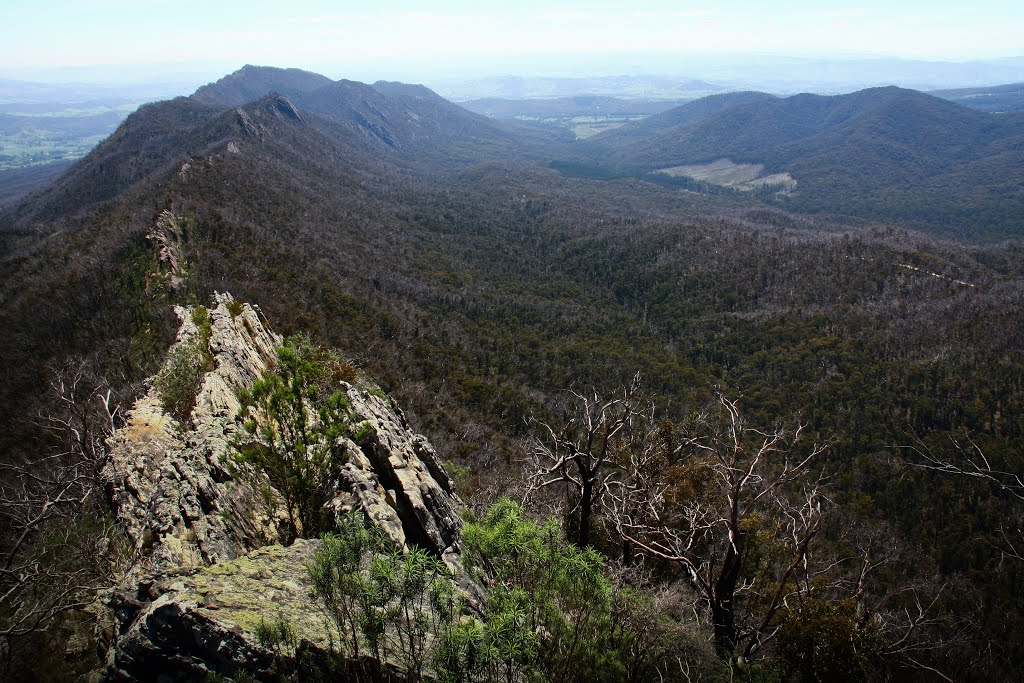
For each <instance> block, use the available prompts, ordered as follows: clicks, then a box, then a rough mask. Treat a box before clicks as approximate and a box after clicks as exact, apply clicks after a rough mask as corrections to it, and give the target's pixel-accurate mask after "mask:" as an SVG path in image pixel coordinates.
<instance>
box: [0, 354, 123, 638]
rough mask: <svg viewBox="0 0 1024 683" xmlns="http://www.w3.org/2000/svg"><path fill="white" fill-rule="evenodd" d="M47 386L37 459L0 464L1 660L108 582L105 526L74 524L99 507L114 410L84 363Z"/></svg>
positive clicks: (110, 394)
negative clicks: (48, 400)
mask: <svg viewBox="0 0 1024 683" xmlns="http://www.w3.org/2000/svg"><path fill="white" fill-rule="evenodd" d="M51 386H52V389H53V391H54V395H53V397H52V401H51V404H50V405H51V406H52V410H51V411H48V412H47V413H46V414H45V415H41V416H39V418H38V420H37V426H38V427H39V430H40V432H41V434H42V435H43V437H42V439H41V445H40V446H39V449H40V450H42V454H41V455H26V456H25V457H23V459H22V460H21V461H20V462H13V463H3V464H0V527H2V528H3V530H4V531H3V533H2V535H0V639H2V640H0V643H2V645H3V650H4V654H5V658H9V657H10V653H11V644H12V642H13V641H14V640H15V639H16V638H19V637H23V636H27V635H30V634H33V633H36V632H39V631H40V630H42V629H45V628H46V627H47V626H48V625H49V624H50V623H51V622H53V621H54V620H55V619H56V618H58V617H59V616H61V615H62V614H64V613H66V612H67V611H69V610H72V609H75V608H77V607H80V606H82V605H84V604H87V603H88V602H89V601H91V599H92V595H93V592H94V590H95V589H96V588H98V587H100V586H101V585H105V584H106V583H108V582H109V577H108V576H105V573H106V571H107V567H106V566H104V560H105V558H106V557H107V556H108V555H109V552H110V550H111V544H110V539H111V538H112V536H113V534H112V531H111V529H110V525H109V523H108V522H106V521H105V520H103V519H102V518H100V517H97V520H98V521H97V525H98V526H99V527H104V528H99V529H96V528H93V529H91V533H90V534H83V533H82V530H81V529H80V528H76V526H75V525H76V524H77V523H79V522H80V521H81V518H82V516H83V513H84V512H86V511H89V510H91V509H92V506H95V508H96V509H99V508H100V506H101V503H102V485H103V482H102V469H103V466H104V464H105V462H106V458H107V446H106V441H105V440H106V437H107V436H108V435H110V434H111V433H112V431H113V430H114V428H115V427H116V425H117V423H118V420H119V417H120V416H119V412H120V411H119V409H118V407H117V405H116V401H115V398H114V394H113V392H112V391H111V390H110V389H109V388H108V387H107V386H106V385H105V383H103V382H102V381H101V380H99V379H97V378H96V377H94V376H93V375H92V374H91V373H90V372H89V371H88V369H87V365H86V364H85V363H76V364H72V365H68V366H65V367H63V368H61V369H59V370H57V371H55V373H54V378H53V380H52V383H51ZM37 452H38V451H37ZM90 543H92V544H93V545H96V546H97V547H91V546H89V544H90Z"/></svg>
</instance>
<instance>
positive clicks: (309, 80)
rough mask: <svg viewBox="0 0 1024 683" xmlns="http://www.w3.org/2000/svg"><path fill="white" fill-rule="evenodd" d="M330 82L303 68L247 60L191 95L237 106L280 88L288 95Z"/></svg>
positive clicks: (309, 90)
mask: <svg viewBox="0 0 1024 683" xmlns="http://www.w3.org/2000/svg"><path fill="white" fill-rule="evenodd" d="M331 83H333V81H331V79H329V78H327V76H321V75H320V74H315V73H312V72H309V71H303V70H302V69H279V68H276V67H272V66H253V65H252V64H246V65H245V66H243V67H242V68H241V69H239V70H238V71H235V72H234V73H231V74H228V75H227V76H225V77H224V78H222V79H220V80H219V81H217V82H216V83H210V84H208V85H204V86H203V87H201V88H199V89H198V90H197V91H196V92H195V93H194V94H193V95H192V99H194V100H196V101H197V102H203V103H205V104H218V105H227V106H231V107H234V106H238V105H240V104H245V103H246V102H252V101H253V100H257V99H259V98H261V97H263V96H264V95H266V94H267V93H270V92H277V93H280V94H282V95H284V96H285V97H296V96H298V95H301V94H303V93H310V92H313V91H315V90H317V89H319V88H323V87H325V86H329V85H331Z"/></svg>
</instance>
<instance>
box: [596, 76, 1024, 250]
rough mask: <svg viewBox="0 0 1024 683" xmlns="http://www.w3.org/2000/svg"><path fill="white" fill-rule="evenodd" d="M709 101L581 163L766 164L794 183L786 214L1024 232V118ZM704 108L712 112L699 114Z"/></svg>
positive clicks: (876, 97)
mask: <svg viewBox="0 0 1024 683" xmlns="http://www.w3.org/2000/svg"><path fill="white" fill-rule="evenodd" d="M717 97H726V98H733V97H737V95H725V96H717ZM753 97H755V99H756V96H753ZM708 99H710V98H708ZM713 102H715V106H712V104H711V103H710V102H709V103H707V104H705V103H704V101H701V100H698V101H696V102H692V103H689V104H686V105H683V106H682V107H680V108H678V109H675V110H671V111H669V112H665V113H663V114H659V115H657V116H653V117H651V118H650V119H647V120H645V121H641V122H638V123H633V124H630V125H627V126H623V127H622V128H620V129H618V130H615V131H611V132H608V133H604V134H602V135H599V136H596V137H594V138H591V139H589V140H586V141H583V142H582V143H581V144H580V145H579V150H578V152H579V154H578V155H577V157H576V158H578V159H581V160H585V162H586V163H590V164H593V165H594V166H596V167H598V168H603V169H605V170H606V172H607V171H608V170H609V169H619V170H622V171H626V172H630V173H637V172H640V173H646V172H652V171H659V170H661V169H667V168H672V167H678V166H681V165H692V164H706V163H709V162H712V161H715V160H718V159H728V160H729V161H731V162H733V163H737V164H744V163H746V164H760V165H763V167H764V173H765V174H777V173H788V174H789V175H790V176H792V178H793V179H794V180H795V181H796V187H795V189H794V190H793V191H792V192H788V193H785V194H778V195H776V196H775V197H774V201H776V202H777V203H778V204H779V205H780V206H784V207H786V208H790V209H795V210H800V211H811V212H816V213H846V214H853V215H861V216H867V217H871V218H878V219H889V220H898V221H902V222H904V223H907V224H912V225H916V226H920V227H922V228H923V229H928V230H933V231H936V232H939V233H941V234H946V235H954V236H959V237H967V236H974V237H1005V236H1009V235H1018V234H1020V233H1021V231H1022V230H1024V223H1022V222H1021V220H1022V219H1021V216H1022V215H1024V213H1022V212H1021V206H1022V201H1024V194H1022V193H1024V190H1022V188H1024V177H1022V175H1021V174H1022V173H1024V156H1022V155H1024V152H1022V147H1021V144H1020V143H1021V140H1022V139H1024V118H1022V117H1021V116H1020V115H1011V116H995V115H992V114H987V113H984V112H978V111H974V110H970V109H967V108H965V107H961V106H959V105H956V104H953V103H950V102H946V101H944V100H941V99H939V98H936V97H931V96H928V95H924V94H922V93H919V92H916V91H911V90H903V89H900V88H893V87H890V88H875V89H869V90H862V91H859V92H856V93H852V94H849V95H838V96H834V97H824V96H818V95H795V96H793V97H788V98H768V97H762V98H760V101H754V102H750V103H739V104H737V106H721V107H720V106H717V105H721V104H726V105H727V104H729V100H717V101H713ZM708 110H711V114H713V115H705V114H697V115H696V116H694V114H695V113H697V112H701V111H704V112H707V111H708ZM716 110H717V111H716Z"/></svg>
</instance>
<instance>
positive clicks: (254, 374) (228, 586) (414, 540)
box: [103, 294, 462, 680]
mask: <svg viewBox="0 0 1024 683" xmlns="http://www.w3.org/2000/svg"><path fill="white" fill-rule="evenodd" d="M213 303H214V305H213V307H212V308H211V309H209V311H208V321H209V325H208V327H207V326H205V324H203V325H201V324H198V323H197V322H196V318H197V316H195V315H193V311H192V310H191V309H186V308H179V309H178V315H179V318H180V319H181V321H182V322H181V328H180V330H179V332H178V337H177V340H176V342H175V345H174V346H173V347H172V348H171V350H170V352H169V354H168V358H169V359H172V358H173V357H174V356H175V351H176V349H181V348H186V347H187V348H193V349H194V348H198V349H200V350H204V349H205V351H206V352H208V354H207V355H206V356H205V357H206V359H207V363H206V366H207V367H206V371H205V373H204V374H203V376H202V379H201V383H200V388H199V390H198V394H197V395H196V398H195V402H194V407H193V408H192V411H191V415H190V416H189V417H188V419H187V420H179V419H176V418H175V417H172V416H171V415H170V414H168V412H167V411H166V410H165V409H164V407H163V405H162V400H161V396H160V392H159V391H158V389H157V388H156V386H154V387H153V388H151V389H150V391H149V392H148V393H147V394H146V395H145V396H144V397H142V398H141V399H139V401H138V402H137V403H136V404H135V406H134V407H133V409H132V410H131V412H130V413H129V415H128V419H127V421H126V424H125V425H124V426H123V427H122V428H121V429H119V430H118V431H117V432H115V433H114V435H113V436H112V437H111V439H110V441H109V446H110V462H109V465H108V466H107V468H106V471H105V474H106V478H107V481H108V482H109V495H110V501H111V505H112V508H113V512H114V515H115V518H116V519H117V520H118V522H119V523H120V524H121V525H122V527H123V528H124V529H125V531H126V533H127V535H128V537H129V539H130V540H131V542H132V543H133V544H134V545H135V551H136V555H137V557H138V561H137V562H136V563H135V565H134V568H133V570H132V571H131V572H130V574H129V578H128V579H126V581H125V584H124V585H123V586H121V587H120V588H119V589H118V590H115V591H114V592H113V593H112V594H111V596H110V597H109V601H108V602H109V606H110V607H111V611H112V614H113V617H114V618H113V620H112V625H111V633H110V634H109V635H110V637H111V639H112V645H111V648H110V650H109V654H108V664H107V668H106V670H105V671H104V673H103V678H104V679H105V680H140V678H139V677H140V676H141V677H143V678H147V677H152V676H154V675H158V677H159V678H160V679H161V680H196V679H200V680H201V679H202V678H203V677H204V676H205V675H206V674H208V673H213V672H215V673H222V674H228V675H230V674H229V672H232V671H235V670H236V669H237V668H238V667H241V666H242V664H240V662H243V661H244V662H246V664H245V666H244V667H243V668H245V669H246V670H250V671H261V670H263V669H264V668H265V666H267V665H269V664H268V663H269V662H271V661H272V657H270V653H268V652H266V651H264V650H262V648H260V646H259V645H258V644H257V643H256V641H255V637H254V635H253V629H254V627H255V624H257V623H258V622H259V619H260V618H261V617H263V616H267V614H268V609H269V610H271V611H272V610H273V609H275V608H276V609H278V611H279V612H282V613H283V616H285V617H287V618H289V619H290V620H291V621H292V622H294V623H296V624H298V625H299V626H300V629H301V630H302V631H303V632H304V637H305V639H306V640H308V641H309V642H311V643H317V642H318V641H319V640H320V639H321V636H320V635H319V634H320V630H318V625H317V623H316V622H315V620H316V619H318V617H316V616H314V615H312V614H310V613H309V609H308V587H307V577H306V572H305V565H306V564H307V563H308V562H309V560H310V559H311V557H312V554H313V553H314V552H315V550H316V549H317V548H318V547H319V545H318V544H319V541H315V540H313V541H305V540H303V541H297V542H295V543H294V544H292V545H291V546H290V547H282V546H281V545H279V541H280V539H281V536H282V532H281V530H282V529H283V523H284V521H285V515H284V512H283V511H282V510H280V509H275V508H274V506H273V505H272V504H269V503H268V502H267V501H268V497H267V496H266V495H262V494H260V493H259V492H258V491H257V490H256V489H263V488H264V487H263V486H256V487H254V486H253V485H251V484H247V483H244V482H242V481H239V480H237V479H235V478H233V477H232V475H231V468H230V466H229V461H230V454H229V451H230V448H231V446H230V444H231V441H232V439H233V438H234V436H235V435H236V434H237V433H238V431H239V430H240V429H241V428H242V427H241V423H240V421H239V419H238V410H239V405H240V404H239V401H238V398H237V394H238V390H239V389H241V388H244V387H249V386H251V384H252V383H253V382H254V381H255V380H256V379H257V378H259V377H260V376H261V375H262V374H263V372H265V371H266V369H267V368H268V367H270V366H271V365H272V364H273V362H274V360H273V359H274V350H275V348H276V347H277V346H279V345H280V344H281V342H282V340H281V338H280V337H279V336H277V335H275V334H274V333H273V332H271V331H270V330H269V329H268V328H267V326H266V325H265V324H264V321H263V319H262V317H261V315H260V313H259V310H258V309H257V308H256V307H254V306H250V305H248V304H240V303H238V302H235V301H234V300H233V299H232V297H231V296H230V295H229V294H218V295H216V296H215V299H214V302H213ZM168 362H171V361H170V360H169V361H168ZM341 388H342V389H343V390H344V392H345V393H346V395H347V396H348V398H349V401H350V402H351V408H352V412H353V413H354V416H355V418H356V420H358V421H359V422H365V423H369V425H370V426H371V427H372V430H370V435H369V436H368V437H366V438H364V439H362V440H361V445H358V446H357V445H356V444H355V443H351V442H350V443H349V444H348V452H349V453H350V454H351V455H350V457H349V458H348V462H347V463H346V464H345V465H344V466H342V467H341V468H340V469H339V471H338V472H336V473H335V475H334V476H333V478H332V482H331V489H332V496H331V499H330V502H329V503H328V512H329V513H330V514H329V515H328V517H329V518H332V517H331V515H338V514H344V513H347V512H349V511H352V510H356V511H361V512H362V513H363V514H364V515H365V516H366V517H367V518H368V519H370V520H372V521H373V522H375V523H376V524H377V525H379V526H380V528H381V529H382V530H383V531H384V533H385V534H386V535H387V536H388V537H389V538H390V539H391V541H392V542H393V543H395V545H397V546H398V547H407V546H408V545H410V544H413V545H416V546H419V547H421V548H424V549H426V550H428V551H429V552H431V553H433V554H435V555H437V556H438V557H439V558H441V559H442V560H444V561H445V563H446V564H448V565H449V566H450V567H452V568H453V569H455V568H456V567H457V564H458V551H459V548H458V539H459V531H460V526H461V522H460V518H459V514H458V513H459V510H460V508H461V507H462V503H461V502H460V501H459V499H458V497H457V496H456V495H455V493H454V491H453V490H452V485H451V481H450V480H449V478H448V476H447V474H446V473H445V471H444V468H443V467H442V465H441V462H440V459H439V458H438V456H437V453H436V452H435V451H434V449H433V447H432V446H431V445H430V443H429V442H428V441H427V439H426V438H425V437H423V436H422V435H419V434H415V433H413V431H412V430H411V429H410V427H409V424H408V422H407V421H406V419H405V416H404V415H403V414H402V412H401V411H400V410H399V409H397V408H395V407H393V406H392V405H391V404H390V401H389V400H388V398H387V397H386V396H384V395H383V394H382V392H379V391H374V390H372V389H371V388H368V387H359V386H355V385H349V384H345V383H342V387H341ZM266 486H269V482H267V483H266ZM270 616H273V614H271V615H270ZM311 619H313V620H314V621H311Z"/></svg>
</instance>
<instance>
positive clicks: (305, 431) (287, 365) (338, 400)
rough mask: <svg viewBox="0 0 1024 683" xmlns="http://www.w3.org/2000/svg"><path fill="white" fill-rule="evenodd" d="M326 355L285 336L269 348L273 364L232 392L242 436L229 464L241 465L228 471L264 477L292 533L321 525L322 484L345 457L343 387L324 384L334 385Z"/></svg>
mask: <svg viewBox="0 0 1024 683" xmlns="http://www.w3.org/2000/svg"><path fill="white" fill-rule="evenodd" d="M333 358H334V356H333V354H331V353H330V352H328V351H326V350H324V349H321V348H318V347H317V346H315V345H313V344H312V342H310V341H309V340H308V339H307V338H305V337H291V338H289V339H288V340H286V342H285V345H284V346H281V347H280V348H278V349H277V363H276V367H274V368H272V369H269V370H268V371H267V372H266V373H265V374H264V376H263V377H262V378H261V379H259V380H257V381H256V382H255V383H254V384H253V386H252V388H251V389H248V390H245V389H243V390H242V391H240V392H239V394H238V397H239V400H240V401H241V404H242V409H241V415H242V417H243V418H244V436H242V437H240V438H238V439H236V440H235V441H234V442H233V443H232V446H233V448H234V462H235V464H236V465H242V466H248V469H247V468H244V467H236V471H238V472H250V473H253V472H262V473H263V474H265V475H266V476H267V478H268V479H269V481H270V484H271V485H272V486H273V487H274V489H275V490H276V491H277V492H278V493H280V495H281V497H282V498H283V499H284V505H285V508H286V510H287V513H288V518H289V522H290V526H291V534H292V536H297V535H300V534H301V535H303V536H305V537H308V536H311V535H313V534H316V533H318V532H319V531H320V530H321V525H322V521H321V517H322V508H323V503H324V496H325V495H326V485H327V481H328V479H329V478H330V476H331V475H332V473H333V472H334V471H335V470H336V469H337V468H338V467H339V466H341V465H342V464H343V463H344V461H345V458H346V456H347V453H346V450H345V445H344V442H343V438H344V437H346V436H349V435H350V433H351V431H352V427H353V424H352V423H353V416H352V413H351V411H350V407H349V402H348V399H347V398H346V396H345V394H344V392H343V391H342V390H340V389H336V390H333V391H332V390H331V389H329V388H328V387H329V386H336V380H337V376H336V367H335V366H334V365H332V364H331V360H332V359H333ZM359 431H360V433H362V432H363V431H364V430H363V429H360V430H359ZM357 436H358V435H357Z"/></svg>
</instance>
